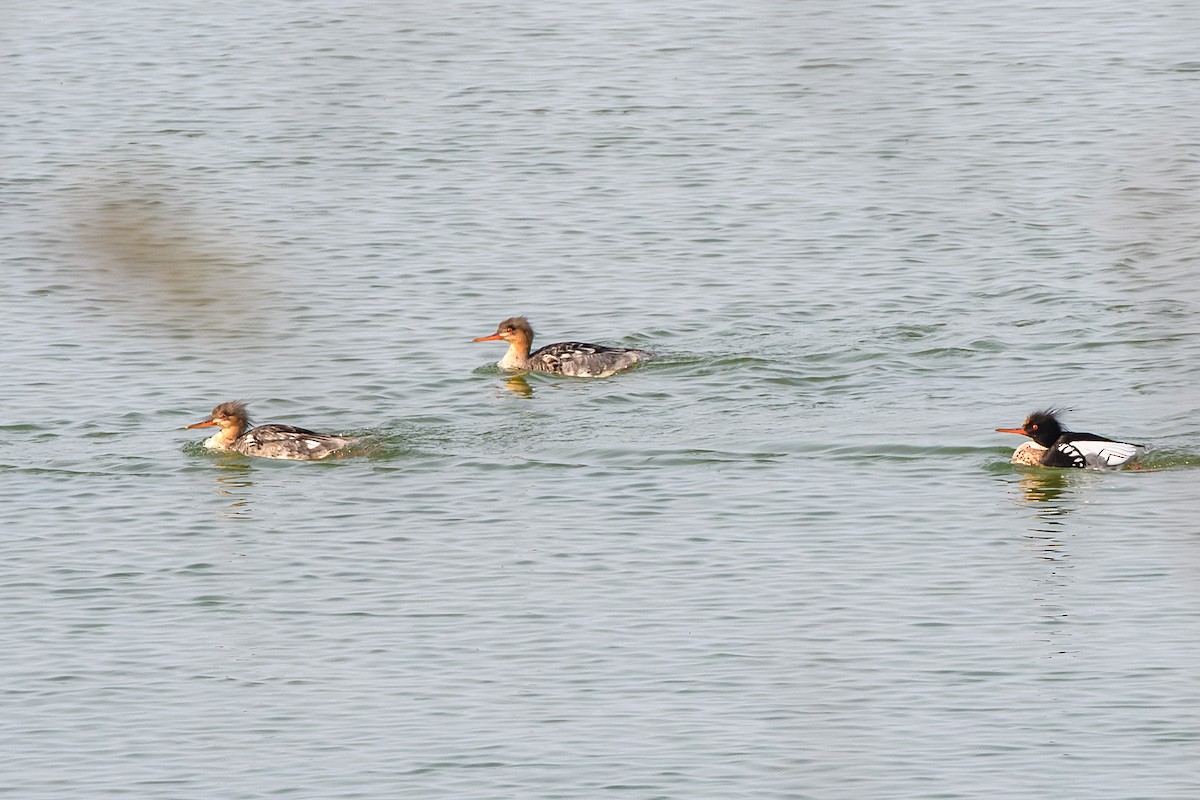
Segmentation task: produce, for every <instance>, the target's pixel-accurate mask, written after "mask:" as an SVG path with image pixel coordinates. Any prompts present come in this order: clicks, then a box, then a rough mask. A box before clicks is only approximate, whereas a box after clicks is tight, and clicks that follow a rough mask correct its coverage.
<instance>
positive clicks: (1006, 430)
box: [996, 428, 1025, 436]
mask: <svg viewBox="0 0 1200 800" xmlns="http://www.w3.org/2000/svg"><path fill="white" fill-rule="evenodd" d="M996 433H1017V434H1020V435H1021V436H1025V429H1024V428H996Z"/></svg>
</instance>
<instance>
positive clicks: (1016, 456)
mask: <svg viewBox="0 0 1200 800" xmlns="http://www.w3.org/2000/svg"><path fill="white" fill-rule="evenodd" d="M1056 414H1057V412H1055V411H1054V410H1052V409H1047V410H1046V411H1035V412H1033V413H1032V414H1030V415H1029V417H1028V418H1027V419H1026V420H1025V424H1023V425H1022V426H1021V427H1019V428H996V430H997V431H998V432H999V433H1019V434H1021V435H1022V436H1028V437H1029V438H1030V439H1032V440H1033V442H1034V444H1036V445H1037V446H1038V447H1039V448H1041V451H1040V452H1038V451H1036V450H1033V449H1032V448H1031V447H1029V446H1028V445H1029V444H1030V443H1029V442H1025V443H1024V444H1022V445H1021V446H1020V447H1018V448H1017V450H1016V452H1014V453H1013V457H1012V462H1013V463H1014V464H1040V465H1042V466H1043V467H1079V468H1083V467H1119V466H1122V465H1124V464H1126V463H1128V462H1130V461H1132V460H1134V459H1135V458H1137V456H1138V455H1139V454H1140V453H1141V452H1142V451H1143V450H1145V449H1146V446H1145V445H1141V444H1132V443H1131V442H1118V441H1116V440H1113V439H1109V438H1108V437H1105V436H1097V435H1096V434H1094V433H1077V432H1075V431H1068V430H1064V429H1063V426H1062V424H1061V423H1059V421H1058V417H1057V416H1056Z"/></svg>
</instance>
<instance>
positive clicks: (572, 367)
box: [475, 317, 654, 378]
mask: <svg viewBox="0 0 1200 800" xmlns="http://www.w3.org/2000/svg"><path fill="white" fill-rule="evenodd" d="M475 341H477V342H494V341H505V342H508V352H506V353H505V354H504V358H502V359H500V360H499V361H498V362H496V363H497V365H498V366H499V367H500V369H511V370H522V371H526V370H532V371H534V372H550V373H553V374H555V375H570V376H572V377H577V378H606V377H608V376H609V375H612V374H613V373H615V372H620V371H621V370H623V369H627V368H629V367H632V366H633V365H634V364H638V363H640V362H642V361H645V360H646V359H648V358H652V357H653V356H654V354H653V353H648V352H646V351H645V350H637V349H634V348H629V347H605V346H603V345H599V344H588V343H587V342H558V343H556V344H548V345H546V346H545V347H540V348H538V349H537V350H535V351H533V352H532V353H530V352H529V348H530V346H531V345H532V344H533V326H532V325H530V324H529V320H527V319H525V317H509V318H508V319H506V320H504V321H503V322H501V323H500V326H499V327H498V328H496V332H495V333H493V334H492V335H491V336H480V337H479V338H477V339H475Z"/></svg>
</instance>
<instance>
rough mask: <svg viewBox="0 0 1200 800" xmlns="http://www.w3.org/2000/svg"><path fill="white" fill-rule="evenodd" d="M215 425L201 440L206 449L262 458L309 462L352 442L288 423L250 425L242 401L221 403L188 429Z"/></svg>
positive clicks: (345, 437)
mask: <svg viewBox="0 0 1200 800" xmlns="http://www.w3.org/2000/svg"><path fill="white" fill-rule="evenodd" d="M213 425H215V426H217V427H218V428H220V429H221V430H220V431H218V432H217V433H215V434H213V435H212V436H210V437H209V438H207V439H205V440H204V446H205V447H207V448H208V449H210V450H220V451H222V452H233V453H241V454H242V455H247V456H262V457H263V458H288V459H293V460H296V461H310V460H316V459H318V458H325V456H328V455H332V454H333V453H336V452H337V451H338V450H341V449H342V448H343V447H345V446H346V445H348V444H350V443H351V442H353V441H354V439H352V438H350V437H348V436H334V435H333V434H329V433H316V432H315V431H310V430H305V429H304V428H294V427H292V426H291V425H259V426H258V427H257V428H250V430H246V429H247V428H248V427H249V426H250V416H249V414H247V413H246V405H245V404H244V403H238V402H230V403H221V404H220V405H219V406H217V407H216V408H214V409H213V410H212V416H211V417H209V418H208V419H206V420H204V422H197V423H194V424H192V425H188V426H187V427H188V428H207V427H210V426H213Z"/></svg>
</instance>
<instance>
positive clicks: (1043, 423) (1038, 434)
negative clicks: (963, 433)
mask: <svg viewBox="0 0 1200 800" xmlns="http://www.w3.org/2000/svg"><path fill="white" fill-rule="evenodd" d="M996 431H997V432H998V433H1018V434H1021V435H1022V436H1028V437H1029V438H1030V439H1033V440H1034V441H1035V442H1037V443H1038V444H1040V445H1041V446H1042V447H1049V446H1050V445H1052V444H1054V442H1055V440H1056V439H1058V437H1060V436H1062V434H1063V427H1062V424H1061V423H1059V421H1058V412H1057V411H1055V410H1054V409H1052V408H1048V409H1046V410H1045V411H1035V412H1033V413H1032V414H1030V415H1029V416H1028V417H1026V418H1025V422H1024V423H1022V425H1021V427H1019V428H996Z"/></svg>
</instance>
